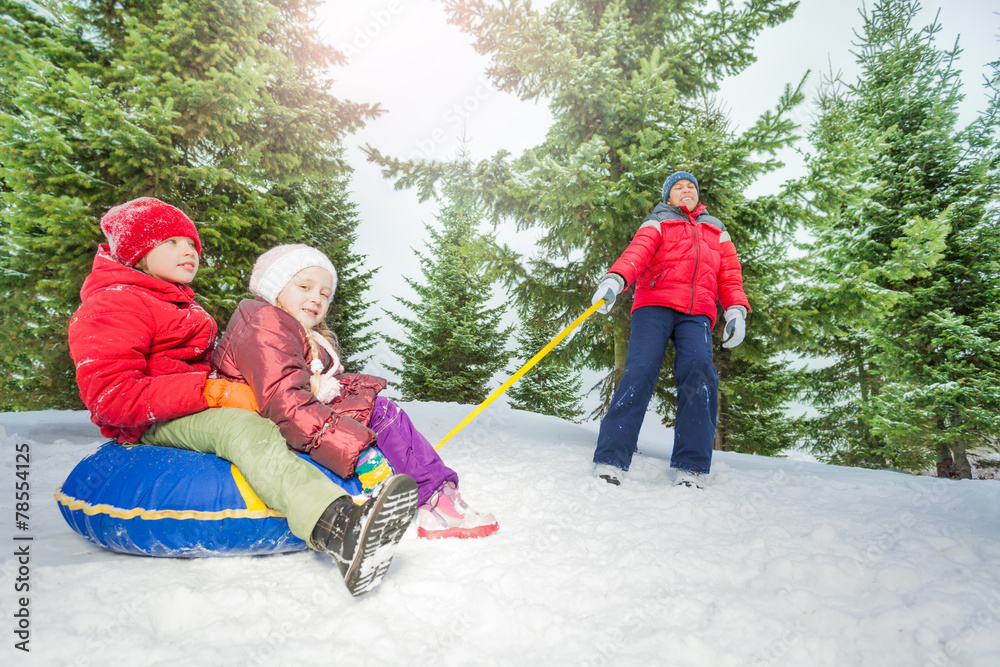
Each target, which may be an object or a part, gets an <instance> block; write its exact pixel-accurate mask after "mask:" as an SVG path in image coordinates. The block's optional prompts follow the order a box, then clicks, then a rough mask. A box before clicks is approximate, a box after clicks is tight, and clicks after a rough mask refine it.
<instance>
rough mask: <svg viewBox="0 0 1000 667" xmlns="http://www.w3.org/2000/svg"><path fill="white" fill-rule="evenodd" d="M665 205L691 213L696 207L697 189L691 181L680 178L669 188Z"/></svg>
mask: <svg viewBox="0 0 1000 667" xmlns="http://www.w3.org/2000/svg"><path fill="white" fill-rule="evenodd" d="M667 203H668V204H670V205H671V206H677V207H681V206H683V207H684V208H686V209H687V210H688V211H693V210H694V208H695V206H697V205H698V188H697V187H695V184H694V183H692V182H691V181H689V180H687V179H686V178H682V179H681V180H679V181H677V182H676V183H674V187H672V188H670V196H669V197H667Z"/></svg>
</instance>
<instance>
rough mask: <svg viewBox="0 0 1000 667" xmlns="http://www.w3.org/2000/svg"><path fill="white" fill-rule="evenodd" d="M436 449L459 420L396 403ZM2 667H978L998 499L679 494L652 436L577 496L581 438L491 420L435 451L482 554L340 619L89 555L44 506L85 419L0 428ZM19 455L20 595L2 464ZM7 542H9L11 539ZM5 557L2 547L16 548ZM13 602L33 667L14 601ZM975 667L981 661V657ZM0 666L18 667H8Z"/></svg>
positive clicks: (861, 485)
mask: <svg viewBox="0 0 1000 667" xmlns="http://www.w3.org/2000/svg"><path fill="white" fill-rule="evenodd" d="M403 405H404V407H405V408H406V410H407V411H408V412H409V413H410V415H411V416H412V418H413V421H414V422H415V423H416V424H417V426H418V427H419V428H421V430H422V431H423V432H424V433H425V434H427V435H428V437H429V438H430V440H431V441H432V442H437V440H439V439H440V438H441V437H443V436H444V434H445V433H447V432H448V431H449V430H450V429H451V428H452V427H453V426H454V425H455V424H457V423H458V422H459V421H461V420H462V418H464V417H465V416H466V415H467V414H468V413H469V412H470V407H469V406H461V405H455V404H442V403H410V404H403ZM0 427H2V428H0V441H2V443H3V447H4V451H5V452H7V454H6V456H4V457H3V462H2V470H0V473H2V477H3V480H4V481H3V491H2V495H0V507H2V509H3V511H2V512H0V530H2V535H3V538H4V539H5V540H6V545H5V547H4V548H3V549H2V553H3V555H2V556H0V570H2V572H3V577H2V579H3V589H2V590H3V595H2V598H0V612H2V616H3V618H5V619H7V620H6V626H5V630H4V636H5V637H6V638H7V639H6V640H5V644H6V645H5V646H4V647H3V649H2V655H3V656H4V657H3V664H7V665H21V664H30V665H53V666H56V665H58V666H60V667H61V666H66V665H80V666H83V665H102V666H105V665H127V666H129V667H136V666H145V665H177V666H180V665H185V666H187V665H213V666H214V665H296V666H301V665H329V664H342V665H351V666H356V667H361V666H362V665H363V666H365V667H369V666H374V665H517V666H518V667H527V666H531V665H537V664H551V665H698V666H704V665H711V666H716V665H719V666H722V665H796V666H798V665H810V666H813V665H852V666H854V665H900V666H904V665H905V666H912V665H919V666H922V665H935V666H941V665H994V664H996V659H997V655H1000V539H998V538H1000V484H997V483H993V482H989V481H960V482H958V481H945V480H937V479H933V478H925V477H913V476H909V475H903V474H899V473H893V472H873V471H866V470H855V469H848V468H838V467H833V466H826V465H821V464H817V463H811V462H806V461H792V460H787V459H770V458H762V457H754V456H747V455H740V454H732V453H722V454H719V453H717V454H716V458H715V463H714V465H713V474H712V476H711V480H710V484H709V486H708V487H707V488H706V489H705V490H702V491H699V490H695V489H687V488H681V487H673V486H672V485H671V480H672V477H673V475H672V471H670V469H669V466H668V461H667V456H668V447H669V442H670V433H669V432H668V431H666V430H665V429H662V428H659V427H655V426H653V427H647V428H646V429H644V431H643V434H642V436H641V439H640V451H641V452H642V454H640V455H638V456H637V457H636V460H635V462H634V465H633V467H632V471H631V473H630V475H629V478H628V479H627V480H626V482H625V483H624V484H623V486H621V487H613V486H610V485H608V484H606V483H604V482H602V481H599V480H595V479H594V478H593V477H592V476H591V469H592V466H591V464H590V457H591V455H592V453H593V446H594V441H595V438H596V430H597V425H596V424H587V425H577V424H571V423H568V422H563V421H560V420H558V419H553V418H550V417H542V416H538V415H534V414H530V413H523V412H518V411H514V410H511V409H509V408H508V407H506V406H504V405H499V404H495V405H494V406H491V407H490V408H489V409H488V410H487V411H485V412H484V413H483V414H482V415H480V416H479V417H478V418H477V419H476V420H475V421H473V422H472V424H470V425H469V426H468V427H467V428H466V429H465V430H463V431H462V432H461V433H460V434H459V435H458V436H456V437H455V438H454V439H453V440H451V441H450V442H449V443H448V444H447V445H446V446H445V447H444V448H443V449H442V451H441V453H442V455H443V456H444V458H445V460H446V461H447V462H448V463H449V465H451V466H452V467H453V468H455V469H456V470H458V472H459V474H460V475H461V476H462V488H463V492H464V495H465V496H466V498H467V499H468V500H469V501H470V503H471V504H472V505H473V507H475V508H479V509H483V510H488V511H491V512H493V513H495V514H496V516H497V518H498V520H499V521H500V532H499V533H498V534H496V535H495V536H493V537H489V538H486V539H482V540H469V541H458V540H440V541H425V540H418V539H417V537H416V532H415V528H411V534H408V535H407V536H406V537H405V538H404V540H403V542H402V543H401V544H400V546H399V549H398V550H397V552H396V558H395V560H394V561H393V565H392V568H391V569H390V571H389V575H388V576H387V578H386V580H385V582H384V583H383V585H382V586H381V587H380V588H379V589H378V590H377V591H376V592H374V593H372V594H370V595H367V596H365V597H362V598H359V599H354V598H351V596H350V595H349V594H348V593H347V592H346V590H345V588H344V586H343V584H342V583H341V581H340V580H339V579H338V577H337V571H336V568H335V567H334V566H333V565H332V564H331V563H330V561H329V559H328V558H326V557H324V556H321V555H318V554H314V553H309V552H302V553H296V554H289V555H281V556H266V557H253V558H220V559H204V560H169V559H154V558H144V557H133V556H122V555H118V554H114V553H111V552H108V551H104V550H102V549H100V548H98V547H95V546H93V545H92V544H91V543H90V542H88V541H86V540H85V539H84V538H82V537H80V536H79V535H77V534H76V533H74V532H72V531H71V530H70V528H69V527H68V526H67V525H66V523H65V522H64V521H63V519H62V517H61V516H60V514H59V511H58V508H57V507H56V503H55V501H54V500H53V498H52V494H53V492H54V490H55V489H56V488H57V487H59V486H60V485H61V483H62V481H63V479H64V478H65V477H66V475H67V474H68V473H69V471H70V470H71V469H72V468H73V466H74V465H75V464H76V463H77V461H79V460H80V459H81V458H83V457H84V456H85V455H87V454H89V453H90V452H92V451H94V450H95V449H96V448H97V447H98V445H100V444H101V443H102V442H103V439H102V438H101V437H100V434H99V433H98V432H97V430H96V428H95V427H93V426H92V425H91V424H90V423H89V421H88V420H87V415H86V414H85V413H79V412H55V411H50V412H35V413H5V414H0ZM23 443H27V444H28V445H29V446H30V451H31V463H30V481H31V501H30V502H31V507H30V529H29V531H28V532H27V534H29V535H31V536H32V537H33V540H32V542H31V543H30V544H31V547H30V553H31V557H30V564H29V565H28V566H27V567H28V569H29V573H28V584H29V586H30V591H29V592H28V593H23V592H21V593H15V583H14V582H15V578H16V577H17V576H18V572H19V563H18V562H17V559H16V557H15V556H14V555H13V553H14V550H15V548H16V547H17V546H18V545H20V544H22V542H17V541H14V540H13V537H14V525H13V522H14V503H15V495H14V485H13V481H14V480H15V472H16V470H15V462H14V461H15V457H14V450H15V445H18V444H23ZM23 534H24V533H19V535H23ZM12 545H13V546H12ZM24 595H27V596H28V597H29V598H30V604H29V606H28V608H29V610H30V633H31V634H30V648H31V652H30V654H24V653H22V652H21V651H18V650H16V649H15V648H14V644H15V642H16V641H18V639H17V636H16V635H15V634H13V632H12V631H14V630H16V629H17V619H14V618H13V614H14V613H15V611H17V609H19V608H20V605H19V603H18V600H17V598H18V597H20V596H24ZM990 656H992V657H990ZM12 659H13V660H12Z"/></svg>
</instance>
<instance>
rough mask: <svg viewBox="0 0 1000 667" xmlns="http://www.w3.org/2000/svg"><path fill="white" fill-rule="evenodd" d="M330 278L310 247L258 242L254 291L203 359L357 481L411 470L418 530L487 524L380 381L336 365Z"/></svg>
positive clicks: (454, 530)
mask: <svg viewBox="0 0 1000 667" xmlns="http://www.w3.org/2000/svg"><path fill="white" fill-rule="evenodd" d="M336 288H337V272H336V270H335V269H334V267H333V264H332V263H331V262H330V260H329V258H327V257H326V255H324V254H323V253H322V252H320V251H318V250H316V249H315V248H311V247H309V246H306V245H302V244H293V245H283V246H278V247H276V248H272V249H271V250H269V251H267V252H266V253H264V254H263V255H261V256H260V257H259V258H258V259H257V262H256V263H255V264H254V268H253V273H252V274H251V276H250V292H251V293H252V294H253V295H254V296H256V297H257V299H255V300H249V299H248V300H244V301H242V302H241V303H240V304H239V306H238V307H237V308H236V312H235V313H233V317H232V319H230V321H229V325H228V326H227V327H226V332H225V334H223V336H222V340H220V341H219V345H218V347H217V348H216V350H215V354H214V355H213V359H212V362H213V366H214V367H215V369H216V370H217V372H218V373H219V374H220V375H221V376H224V377H226V378H230V379H232V380H236V381H241V382H246V383H247V384H248V385H250V387H251V389H253V392H254V395H255V397H256V402H257V405H258V406H259V410H260V413H261V414H262V415H263V416H265V417H267V418H268V419H270V420H271V421H273V422H274V423H275V424H277V426H278V428H279V429H280V430H281V434H282V435H283V436H285V439H286V440H287V441H288V444H289V446H290V447H292V448H294V449H297V450H299V451H303V452H308V454H309V455H310V457H312V458H313V460H315V461H316V462H317V463H320V464H321V465H323V466H326V467H327V468H329V469H331V470H333V471H334V472H335V473H337V474H338V475H340V476H341V477H350V476H351V475H352V474H354V472H355V471H357V473H358V476H359V477H360V478H361V481H362V484H363V485H364V486H365V488H366V490H367V488H370V487H371V486H373V485H374V484H375V483H377V481H378V479H379V478H380V477H381V476H382V475H384V474H389V472H391V471H390V470H389V465H391V468H392V470H394V471H395V472H397V473H403V474H406V475H408V476H410V477H412V478H413V479H415V480H416V482H417V488H418V491H419V499H418V503H419V509H418V512H417V521H418V535H419V536H420V537H425V538H440V537H460V538H468V537H484V536H486V535H490V534H492V533H494V532H496V531H497V530H498V528H499V526H498V525H497V522H496V519H495V518H494V517H493V515H492V514H480V513H478V512H474V511H473V510H471V509H469V506H468V505H467V504H466V503H465V502H464V501H463V500H462V496H461V494H460V493H459V491H458V475H457V474H456V473H455V471H454V470H452V469H451V468H449V467H447V466H446V465H445V464H444V461H442V460H441V457H440V456H439V455H438V453H437V452H436V451H435V450H434V447H433V446H432V445H431V444H430V442H428V441H427V439H426V438H425V437H424V436H423V435H421V434H420V432H419V431H417V430H416V428H414V426H413V423H412V422H411V421H410V418H409V417H408V416H407V414H406V413H405V412H403V410H401V409H400V408H399V406H398V405H396V404H395V403H394V402H392V401H390V400H388V399H386V398H382V397H380V396H378V392H379V391H381V390H382V389H384V388H385V386H386V381H385V380H383V379H382V378H377V377H373V376H370V375H362V374H357V373H352V374H345V373H344V367H343V365H342V364H341V361H340V355H339V353H338V350H337V344H336V339H335V338H334V337H333V335H332V334H331V332H330V331H329V330H328V329H327V327H326V325H325V324H324V318H325V317H326V314H327V310H328V309H329V307H330V302H331V299H332V297H333V294H334V292H335V291H336ZM376 443H377V447H376V446H375V445H376ZM386 460H387V462H388V465H386V463H385V462H384V461H386Z"/></svg>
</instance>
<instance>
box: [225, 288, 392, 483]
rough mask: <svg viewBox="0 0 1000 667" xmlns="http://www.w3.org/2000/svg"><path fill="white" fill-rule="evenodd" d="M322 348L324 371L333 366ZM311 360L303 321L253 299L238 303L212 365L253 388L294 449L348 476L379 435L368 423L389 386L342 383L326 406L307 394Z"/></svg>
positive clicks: (370, 381) (354, 380) (358, 378)
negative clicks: (376, 404)
mask: <svg viewBox="0 0 1000 667" xmlns="http://www.w3.org/2000/svg"><path fill="white" fill-rule="evenodd" d="M316 335H319V334H316ZM319 349H320V355H321V357H322V362H323V367H324V369H327V368H329V367H330V365H331V364H332V363H333V359H332V358H331V357H330V355H329V354H328V353H327V352H326V350H324V349H323V348H322V347H319ZM309 359H310V353H309V340H308V339H307V338H306V333H305V330H304V329H303V328H302V325H301V324H299V322H298V320H296V319H295V318H294V317H292V316H291V315H289V314H288V313H286V312H285V311H284V310H282V309H280V308H276V307H275V306H272V305H271V304H269V303H267V302H266V301H264V300H263V299H256V300H245V301H241V302H240V305H239V306H238V307H237V308H236V312H235V313H233V317H232V318H231V319H230V320H229V325H228V326H227V327H226V331H225V333H224V334H223V335H222V339H221V340H220V341H219V345H218V347H217V348H216V350H215V354H214V355H213V358H212V365H213V366H214V367H215V369H216V370H217V371H218V373H219V375H221V376H224V377H226V378H228V379H232V380H236V381H240V382H246V383H247V384H249V385H250V387H251V388H252V389H253V392H254V395H255V396H256V398H257V405H258V406H259V407H260V413H261V414H262V415H263V416H265V417H267V418H268V419H270V420H271V421H273V422H274V423H275V424H277V425H278V429H279V430H280V431H281V435H283V436H284V438H285V440H286V441H288V446H289V447H290V448H292V449H295V450H297V451H302V452H308V454H309V456H310V458H312V459H313V460H314V461H316V462H317V463H319V464H320V465H322V466H324V467H325V468H328V469H330V470H332V471H333V472H335V473H337V474H338V475H340V476H341V477H350V476H351V475H353V474H354V469H355V467H356V464H357V460H358V455H359V454H360V453H361V452H362V451H364V449H365V448H366V447H368V446H370V445H372V444H374V442H375V433H374V432H373V431H371V430H370V429H368V427H367V426H365V424H367V423H368V420H369V419H370V418H371V410H372V407H373V405H374V402H375V396H376V395H377V394H378V392H379V391H380V390H382V389H384V388H385V380H383V379H381V378H375V377H372V376H369V375H341V376H338V380H340V385H341V396H340V398H339V399H337V401H334V402H333V403H332V404H331V405H327V404H324V403H320V402H319V401H318V400H317V399H316V397H315V396H314V395H313V393H312V392H311V391H310V390H309V379H310V377H311V376H312V373H311V372H310V368H309Z"/></svg>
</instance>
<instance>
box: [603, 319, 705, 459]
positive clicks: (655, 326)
mask: <svg viewBox="0 0 1000 667" xmlns="http://www.w3.org/2000/svg"><path fill="white" fill-rule="evenodd" d="M668 341H673V343H674V351H675V353H676V354H675V361H674V375H675V376H676V378H677V423H676V425H675V427H674V448H673V453H672V455H671V457H670V467H671V468H677V469H679V470H691V471H694V472H701V473H707V472H708V471H709V468H710V467H711V465H712V443H713V441H714V439H715V424H716V419H717V417H718V413H719V374H718V372H717V371H716V370H715V364H713V363H712V331H711V329H710V327H709V321H708V317H706V316H705V315H685V314H684V313H682V312H680V311H676V310H674V309H672V308H666V307H663V306H644V307H642V308H638V309H636V311H635V312H634V313H632V334H631V336H630V337H629V341H628V358H627V359H626V361H625V372H624V373H623V374H622V379H621V383H620V384H619V385H618V391H616V392H615V395H614V398H613V399H611V407H610V409H609V410H608V414H606V415H605V416H604V420H603V421H602V422H601V431H600V434H599V435H598V437H597V450H596V451H595V452H594V463H608V464H610V465H613V466H615V467H618V468H621V469H622V470H628V467H629V465H630V464H631V463H632V453H633V452H634V451H635V446H636V441H637V440H638V438H639V427H641V426H642V419H643V417H644V416H645V415H646V408H647V407H648V406H649V401H650V399H651V398H652V397H653V389H654V388H655V387H656V381H657V379H658V378H659V375H660V367H661V366H662V365H663V355H664V354H666V352H667V342H668Z"/></svg>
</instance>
